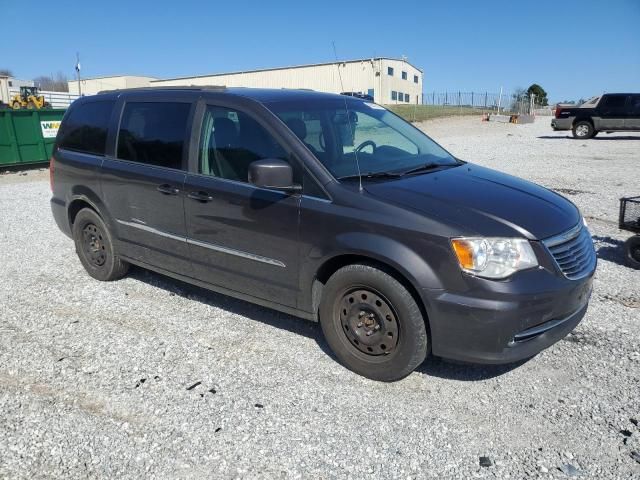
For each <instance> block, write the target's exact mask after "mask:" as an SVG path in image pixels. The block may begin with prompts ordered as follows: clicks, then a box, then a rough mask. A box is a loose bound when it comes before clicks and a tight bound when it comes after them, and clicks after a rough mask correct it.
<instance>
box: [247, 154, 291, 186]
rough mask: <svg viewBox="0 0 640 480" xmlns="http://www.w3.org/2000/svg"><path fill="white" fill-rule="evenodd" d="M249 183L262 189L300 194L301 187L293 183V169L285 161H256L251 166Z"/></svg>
mask: <svg viewBox="0 0 640 480" xmlns="http://www.w3.org/2000/svg"><path fill="white" fill-rule="evenodd" d="M249 183H251V184H253V185H255V186H256V187H261V188H270V189H272V190H282V191H284V192H299V191H301V190H302V186H301V185H297V184H294V183H293V169H292V168H291V165H289V164H288V163H287V162H285V161H284V160H280V159H279V158H266V159H264V160H256V161H255V162H251V164H250V165H249Z"/></svg>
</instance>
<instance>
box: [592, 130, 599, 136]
mask: <svg viewBox="0 0 640 480" xmlns="http://www.w3.org/2000/svg"><path fill="white" fill-rule="evenodd" d="M598 133H600V132H598V130H594V131H593V135H591V138H595V137H596V135H598Z"/></svg>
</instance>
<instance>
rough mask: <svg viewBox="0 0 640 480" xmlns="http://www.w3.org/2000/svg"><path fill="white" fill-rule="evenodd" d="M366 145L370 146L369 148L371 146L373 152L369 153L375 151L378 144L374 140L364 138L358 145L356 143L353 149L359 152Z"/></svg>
mask: <svg viewBox="0 0 640 480" xmlns="http://www.w3.org/2000/svg"><path fill="white" fill-rule="evenodd" d="M368 146H371V148H373V152H371V153H376V148H378V146H377V145H376V142H374V141H373V140H365V141H364V142H362V143H361V144H360V145H358V146H357V147H356V148H355V150H354V151H355V152H356V153H360V151H361V150H362V149H363V148H365V147H368Z"/></svg>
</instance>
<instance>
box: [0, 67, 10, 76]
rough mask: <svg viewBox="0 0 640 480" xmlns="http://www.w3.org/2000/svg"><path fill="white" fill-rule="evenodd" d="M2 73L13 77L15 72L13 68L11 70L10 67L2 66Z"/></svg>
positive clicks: (0, 69) (0, 72) (0, 71)
mask: <svg viewBox="0 0 640 480" xmlns="http://www.w3.org/2000/svg"><path fill="white" fill-rule="evenodd" d="M0 75H2V76H7V77H13V72H12V71H11V70H9V69H8V68H0Z"/></svg>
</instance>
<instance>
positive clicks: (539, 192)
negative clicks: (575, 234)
mask: <svg viewBox="0 0 640 480" xmlns="http://www.w3.org/2000/svg"><path fill="white" fill-rule="evenodd" d="M365 189H366V190H367V192H368V193H369V194H371V195H373V196H375V197H377V198H379V199H381V200H384V201H386V202H389V203H394V204H396V205H402V206H403V207H405V208H409V209H412V210H415V211H419V212H421V213H424V214H425V215H428V216H430V217H431V218H437V219H439V220H440V221H442V222H443V223H448V224H450V225H455V226H456V227H457V230H459V233H456V235H481V236H524V237H526V238H529V239H531V240H536V239H537V240H540V239H544V238H548V237H551V236H553V235H557V234H558V233H561V232H564V231H566V230H568V229H570V228H571V227H573V226H575V225H576V224H577V223H578V222H580V221H581V216H580V212H579V211H578V209H577V208H576V206H575V205H574V204H573V203H571V202H570V201H569V200H567V199H566V198H564V197H563V196H561V195H558V194H557V193H554V192H552V191H551V190H547V189H546V188H543V187H541V186H539V185H536V184H534V183H531V182H527V181H526V180H522V179H520V178H517V177H513V176H511V175H507V174H504V173H500V172H497V171H495V170H491V169H488V168H484V167H480V166H478V165H474V164H471V163H465V164H462V165H460V166H458V167H453V168H445V169H443V170H436V171H432V172H429V173H424V174H420V175H413V176H407V177H402V178H399V179H398V180H390V181H372V182H367V184H366V186H365Z"/></svg>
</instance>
